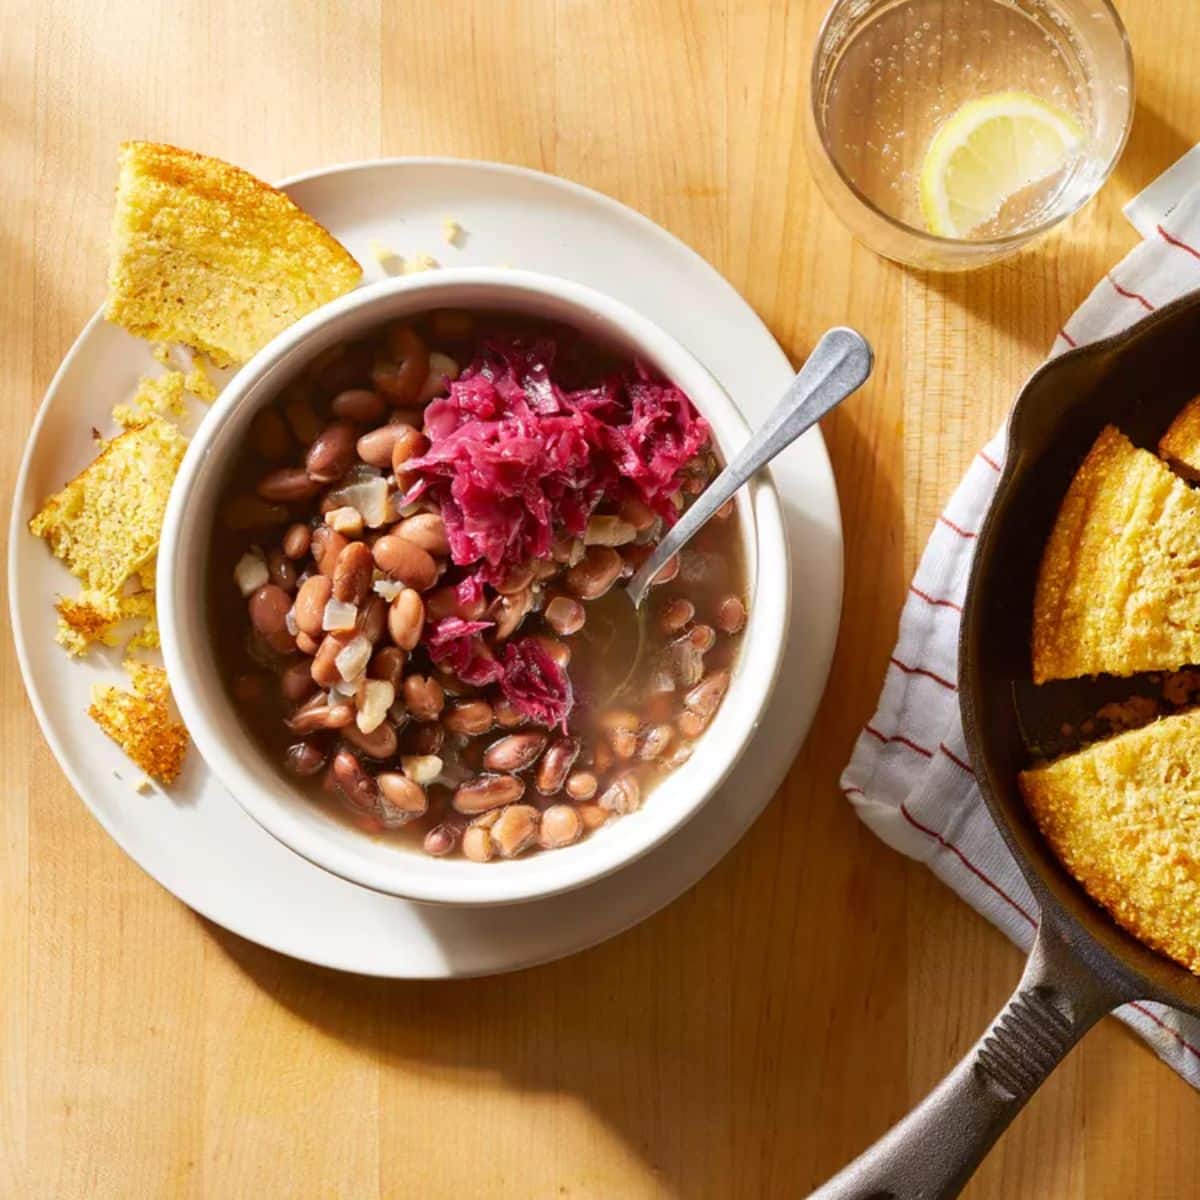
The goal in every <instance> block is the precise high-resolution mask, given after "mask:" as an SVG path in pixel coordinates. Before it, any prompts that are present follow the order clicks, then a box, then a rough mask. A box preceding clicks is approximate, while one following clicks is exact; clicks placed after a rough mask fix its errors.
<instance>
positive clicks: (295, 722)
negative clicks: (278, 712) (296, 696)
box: [284, 696, 354, 734]
mask: <svg viewBox="0 0 1200 1200" xmlns="http://www.w3.org/2000/svg"><path fill="white" fill-rule="evenodd" d="M313 699H314V700H316V701H318V703H316V704H305V705H303V706H301V707H300V708H298V709H297V710H296V711H295V712H294V713H293V714H292V715H291V716H290V717H288V718H287V720H286V721H285V722H284V724H285V725H287V727H288V728H289V729H290V730H291V731H292V732H293V733H300V734H304V733H316V732H317V731H318V730H321V729H345V728H346V726H347V725H349V724H350V722H351V721H353V720H354V709H353V707H351V705H349V704H330V703H328V701H326V700H325V698H324V697H323V696H314V697H313Z"/></svg>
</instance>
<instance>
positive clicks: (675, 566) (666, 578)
mask: <svg viewBox="0 0 1200 1200" xmlns="http://www.w3.org/2000/svg"><path fill="white" fill-rule="evenodd" d="M678 575H679V555H678V554H672V555H671V557H670V558H668V559H667V561H666V562H665V563H663V565H662V567H661V568H660V569H659V572H658V574H657V575H655V576H654V578H653V579H652V580H650V586H651V587H661V586H662V585H663V584H664V583H670V582H671V581H672V580H673V579H675V578H676V577H677V576H678Z"/></svg>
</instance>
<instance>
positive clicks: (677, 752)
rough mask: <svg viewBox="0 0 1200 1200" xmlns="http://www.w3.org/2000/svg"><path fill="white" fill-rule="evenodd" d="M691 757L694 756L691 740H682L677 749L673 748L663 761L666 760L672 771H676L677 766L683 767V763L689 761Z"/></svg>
mask: <svg viewBox="0 0 1200 1200" xmlns="http://www.w3.org/2000/svg"><path fill="white" fill-rule="evenodd" d="M691 757H692V746H691V743H690V742H680V743H679V744H678V745H677V746H676V747H675V749H674V750H672V751H671V752H670V753H669V754H668V755H667V756H666V758H664V759H663V762H665V763H666V764H667V766H668V767H670V768H671V770H672V771H674V770H675V768H676V767H682V766H683V764H684V763H685V762H687V760H688V759H689V758H691Z"/></svg>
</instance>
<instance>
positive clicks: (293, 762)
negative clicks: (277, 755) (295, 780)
mask: <svg viewBox="0 0 1200 1200" xmlns="http://www.w3.org/2000/svg"><path fill="white" fill-rule="evenodd" d="M283 763H284V766H285V767H287V769H288V770H289V771H290V772H291V773H292V774H293V775H299V776H300V777H301V778H302V779H304V778H307V777H308V776H310V775H315V774H316V773H317V772H318V771H319V770H320V769H321V768H322V767H323V766H324V765H325V755H324V754H322V753H321V751H320V749H319V748H318V747H317V746H314V745H313V743H312V742H293V743H292V744H291V745H290V746H289V747H288V748H287V753H286V754H285V755H284V759H283Z"/></svg>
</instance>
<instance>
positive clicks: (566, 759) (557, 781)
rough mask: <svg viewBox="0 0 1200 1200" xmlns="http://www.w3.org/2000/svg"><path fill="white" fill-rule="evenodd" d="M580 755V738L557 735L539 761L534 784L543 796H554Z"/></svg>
mask: <svg viewBox="0 0 1200 1200" xmlns="http://www.w3.org/2000/svg"><path fill="white" fill-rule="evenodd" d="M578 757H579V739H578V738H574V737H557V738H555V739H554V741H553V742H552V743H551V745H550V748H549V749H548V750H547V751H546V753H545V755H544V756H543V757H542V761H541V762H540V763H538V769H537V775H536V777H535V778H534V784H535V786H536V787H537V790H538V791H539V792H541V793H542V795H543V796H553V795H554V794H555V792H557V791H559V790H560V789H561V788H562V786H563V783H564V782H565V781H566V778H567V775H568V773H569V772H570V770H571V768H572V767H573V766H574V765H575V760H576V759H577V758H578Z"/></svg>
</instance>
